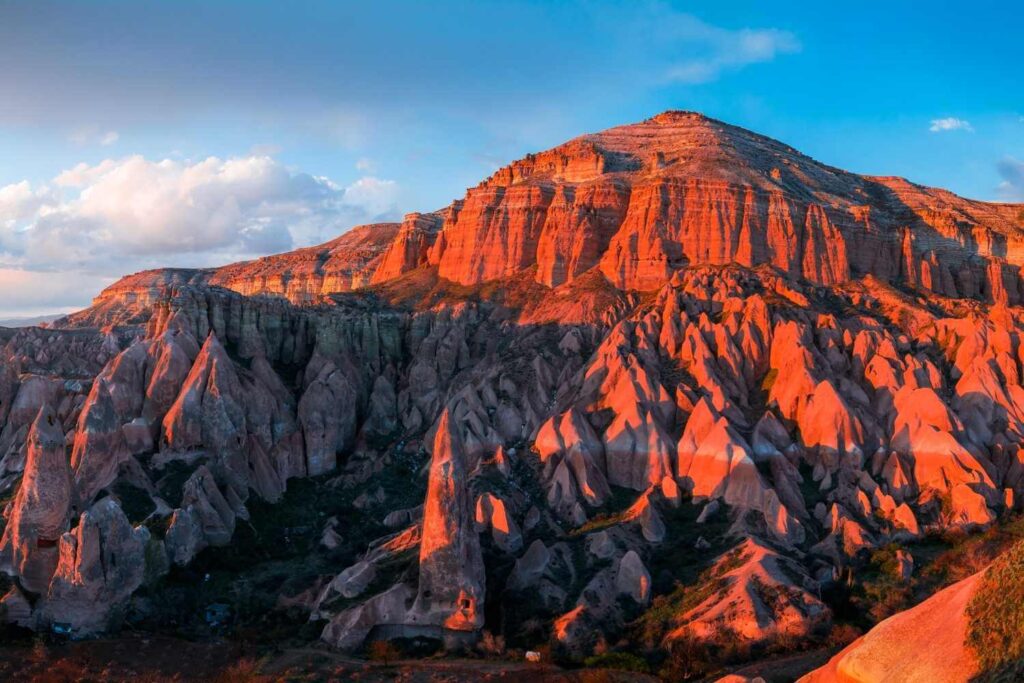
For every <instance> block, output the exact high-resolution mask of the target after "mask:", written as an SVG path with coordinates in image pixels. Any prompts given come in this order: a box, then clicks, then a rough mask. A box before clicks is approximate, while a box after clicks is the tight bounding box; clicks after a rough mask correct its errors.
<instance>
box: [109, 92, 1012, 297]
mask: <svg viewBox="0 0 1024 683" xmlns="http://www.w3.org/2000/svg"><path fill="white" fill-rule="evenodd" d="M1021 212H1022V208H1021V206H1019V205H1012V204H995V203H988V202H978V201H971V200H967V199H963V198H960V197H957V196H956V195H954V194H952V193H950V192H947V191H944V190H937V189H933V188H927V187H922V186H919V185H915V184H913V183H911V182H908V181H906V180H903V179H901V178H892V177H869V176H860V175H856V174H853V173H848V172H845V171H842V170H840V169H836V168H832V167H829V166H826V165H824V164H821V163H819V162H817V161H815V160H814V159H811V158H810V157H807V156H805V155H803V154H801V153H799V152H797V151H796V150H794V149H792V148H791V147H788V146H786V145H783V144H781V143H779V142H776V141H774V140H771V139H769V138H766V137H764V136H761V135H757V134H756V133H752V132H750V131H747V130H744V129H742V128H738V127H735V126H730V125H728V124H725V123H722V122H720V121H716V120H714V119H710V118H707V117H705V116H702V115H700V114H696V113H691V112H675V111H669V112H665V113H663V114H659V115H658V116H655V117H653V118H651V119H649V120H647V121H644V122H643V123H639V124H634V125H629V126H621V127H618V128H611V129H609V130H606V131H604V132H602V133H597V134H593V135H584V136H581V137H579V138H576V139H574V140H572V141H570V142H568V143H566V144H564V145H561V146H559V147H555V148H554V149H551V150H548V151H546V152H540V153H538V154H531V155H529V156H527V157H526V158H525V159H521V160H519V161H516V162H514V163H512V164H510V165H509V166H506V167H504V168H502V169H500V170H499V171H497V172H496V173H495V174H494V175H493V176H491V177H490V178H488V179H487V180H485V181H484V182H482V183H480V184H479V185H478V186H476V187H474V188H471V189H470V190H468V191H467V193H466V196H465V197H464V198H463V199H460V200H457V201H455V202H453V203H452V204H451V205H450V206H449V207H447V208H446V209H445V210H443V211H440V212H437V213H433V214H409V215H408V216H406V218H405V220H404V221H403V222H402V223H401V224H398V225H396V224H391V223H385V224H377V225H369V226H361V227H359V228H356V229H353V230H352V231H350V232H348V233H346V234H345V235H342V236H341V237H339V238H338V239H336V240H332V241H331V242H328V243H326V244H323V245H320V246H318V247H310V248H307V249H300V250H297V251H294V252H289V253H287V254H281V255H278V256H271V257H266V258H262V259H259V260H257V261H250V262H245V263H237V264H233V265H230V266H225V267H223V268H218V269H214V270H210V271H201V272H196V273H183V272H180V271H174V272H173V273H164V274H159V275H158V274H156V273H151V274H145V275H143V274H140V276H136V277H141V278H142V281H140V282H139V284H141V283H142V282H149V281H160V282H168V281H170V280H174V279H183V280H190V281H193V282H200V281H201V282H204V283H209V284H215V285H219V286H224V287H227V288H229V289H233V290H235V291H237V292H240V293H242V294H247V295H249V294H276V295H281V296H285V297H286V298H288V299H289V300H290V301H292V302H293V303H307V302H311V301H315V300H317V297H320V296H322V295H325V294H329V293H333V292H340V291H347V290H350V289H356V288H359V287H365V286H367V285H371V284H378V283H381V282H385V281H388V280H391V279H394V278H397V277H399V276H401V275H402V274H404V273H407V272H409V271H411V270H413V269H416V268H418V267H421V266H424V265H430V266H436V268H437V273H438V275H439V276H440V277H441V278H444V279H447V280H450V281H453V282H457V283H460V284H464V285H475V284H479V283H482V282H486V281H489V280H495V279H502V278H506V277H509V276H512V275H515V274H517V273H519V272H521V271H524V270H530V269H535V270H534V273H533V278H534V279H535V280H536V281H537V282H539V283H541V284H544V285H546V286H548V287H556V286H558V285H561V284H564V283H567V282H571V281H573V280H574V279H577V278H579V277H580V276H581V275H583V274H584V273H586V272H588V271H590V270H591V269H594V268H597V269H598V270H599V271H600V272H601V273H602V274H603V275H604V276H605V277H606V278H607V279H608V280H609V281H610V282H611V283H612V284H613V285H615V286H616V287H618V288H621V289H632V290H641V291H647V290H655V289H657V288H659V287H660V286H661V285H663V284H665V282H667V281H668V279H669V278H670V277H671V275H672V273H674V272H675V271H677V270H678V269H680V268H683V267H686V266H693V265H698V264H710V265H724V264H729V263H735V264H740V265H744V266H750V267H752V266H757V265H760V264H770V265H772V266H774V267H775V268H776V269H778V270H779V271H781V272H782V273H785V274H787V275H789V276H792V277H797V278H803V279H806V280H808V281H810V282H815V283H820V284H826V285H827V284H836V283H841V282H845V281H848V280H851V279H856V278H859V277H862V276H864V275H867V274H871V275H874V276H875V277H876V278H878V279H880V280H881V281H883V282H887V283H897V282H900V283H906V284H908V285H910V286H912V287H916V288H920V289H922V290H925V291H932V292H935V293H938V294H942V295H944V296H949V297H965V298H980V299H982V300H990V301H1004V302H1007V303H1012V304H1016V303H1017V302H1018V301H1019V300H1020V296H1021V292H1020V289H1021V281H1020V271H1019V266H1020V265H1022V263H1024V216H1022V214H1021ZM135 284H136V283H133V282H125V281H123V282H121V283H118V284H116V285H114V286H113V287H111V288H110V289H108V290H107V292H108V293H110V294H113V293H115V292H117V291H118V290H119V289H121V288H124V287H126V286H135Z"/></svg>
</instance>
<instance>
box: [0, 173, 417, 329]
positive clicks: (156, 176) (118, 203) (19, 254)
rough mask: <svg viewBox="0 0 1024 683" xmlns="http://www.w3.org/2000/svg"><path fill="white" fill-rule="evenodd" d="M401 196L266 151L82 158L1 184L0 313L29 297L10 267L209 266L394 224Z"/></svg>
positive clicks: (382, 184) (104, 270) (97, 274)
mask: <svg viewBox="0 0 1024 683" xmlns="http://www.w3.org/2000/svg"><path fill="white" fill-rule="evenodd" d="M397 201H398V187H397V185H396V184H395V183H394V181H391V180H384V179H380V178H375V177H372V176H365V177H362V178H360V179H359V180H357V181H356V182H354V183H352V184H351V185H349V186H347V187H345V186H341V185H338V184H337V183H334V182H333V181H331V180H330V179H327V178H322V177H314V176H311V175H309V174H306V173H300V172H293V171H291V170H289V169H287V168H286V167H284V166H283V165H282V164H280V163H278V162H277V161H275V160H274V159H271V158H270V157H267V156H256V155H251V156H245V157H238V158H231V159H220V158H217V157H209V158H207V159H204V160H202V161H196V162H188V161H178V160H173V159H163V160H159V161H154V160H149V159H146V158H144V157H142V156H137V155H136V156H129V157H125V158H122V159H107V160H105V161H102V162H100V163H98V164H95V165H88V164H84V163H83V164H78V165H77V166H75V167H73V168H70V169H67V170H65V171H63V172H61V173H59V174H58V175H57V176H55V177H54V178H53V179H52V180H51V181H50V182H49V183H47V184H43V185H39V186H35V187H33V186H32V184H30V183H29V182H27V181H22V182H19V183H15V184H12V185H7V186H5V187H0V271H3V272H6V273H7V274H6V275H3V276H2V277H0V311H3V310H10V309H13V308H18V305H19V304H20V303H23V302H22V301H20V300H21V299H22V297H24V296H25V295H26V290H25V289H24V288H22V287H4V286H3V283H4V282H14V281H13V280H12V278H13V276H12V275H11V274H10V273H11V272H19V271H20V272H25V273H35V274H40V273H46V274H47V277H50V276H54V275H56V278H55V279H54V286H55V287H57V281H58V280H62V279H66V278H67V277H68V276H70V275H74V274H76V273H77V274H78V276H83V277H84V275H88V278H91V279H88V278H87V280H88V281H89V282H92V281H94V280H95V279H96V278H107V279H112V278H115V277H117V276H120V275H122V274H124V273H127V272H132V271H135V270H141V269H144V268H149V267H155V266H158V265H196V266H202V265H214V264H219V263H224V262H227V261H230V260H236V259H241V258H251V257H253V256H256V255H262V254H266V253H270V252H274V251H283V250H287V249H291V248H293V247H295V246H305V245H309V244H316V243H319V242H323V241H326V240H328V239H330V238H333V237H335V236H337V235H338V234H340V233H342V232H344V231H345V230H347V229H348V228H350V227H351V226H353V225H356V224H359V223H367V222H373V221H382V220H390V219H396V218H398V217H400V215H401V214H400V212H399V210H398V206H397ZM25 277H28V276H27V275H26V276H25ZM33 277H35V276H33ZM58 289H59V287H58ZM65 291H70V292H72V293H74V294H76V295H77V297H78V300H77V301H76V302H75V303H76V304H79V305H80V304H81V303H88V297H90V296H92V295H93V294H95V293H96V291H94V290H91V289H90V290H86V291H82V290H81V289H80V288H79V289H78V290H77V292H76V291H74V290H66V289H59V291H58V292H57V293H52V296H50V298H53V299H54V300H55V301H56V300H57V299H60V296H58V294H60V292H65ZM83 298H84V301H83V300H82V299H83ZM15 299H17V300H15Z"/></svg>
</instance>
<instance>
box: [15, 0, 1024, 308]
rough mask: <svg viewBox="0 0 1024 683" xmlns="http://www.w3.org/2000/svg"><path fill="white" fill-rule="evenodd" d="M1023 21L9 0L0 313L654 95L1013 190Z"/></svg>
mask: <svg viewBox="0 0 1024 683" xmlns="http://www.w3.org/2000/svg"><path fill="white" fill-rule="evenodd" d="M843 5H845V6H843ZM1022 25H1024V9H1021V8H1020V7H1013V6H1012V4H1011V3H1005V2H1004V3H996V2H974V3H970V4H969V5H967V4H964V3H957V4H956V5H954V3H929V4H927V5H924V4H922V3H915V2H896V1H891V2H886V3H880V2H878V3H876V2H865V3H860V4H859V5H857V6H850V5H848V4H845V3H810V2H807V3H804V2H799V3H795V2H792V3H765V2H717V3H707V2H702V3H696V2H693V3H683V2H675V3H672V2H642V1H640V2H596V1H589V2H546V3H544V2H500V3H498V2H493V3H492V2H474V3H468V2H467V3H462V2H441V1H438V2H431V3H423V2H415V3H414V2H408V3H406V2H376V3H363V2H360V3H355V2H351V3H349V2H330V3H327V2H289V3H262V2H223V3H214V2H204V3H198V2H46V1H43V2H5V1H4V0H0V64H3V68H2V69H0V315H14V314H18V313H24V314H26V315H27V314H35V313H39V312H45V311H50V310H58V309H69V308H75V307H77V306H81V305H83V304H87V303H88V300H89V298H90V296H91V295H92V294H93V293H94V292H95V290H97V289H98V288H99V287H102V286H103V285H104V284H106V283H108V282H110V281H111V280H112V279H113V278H115V277H116V276H117V275H119V274H121V273H123V272H125V271H131V270H138V269H141V268H145V267H152V266H154V265H157V264H160V263H167V264H172V265H185V264H197V265H209V264H215V263H221V262H224V261H227V260H232V259H236V258H247V257H251V256H253V255H256V254H260V253H265V252H267V251H276V250H283V249H288V248H291V247H293V246H300V245H303V244H309V243H314V242H317V241H321V240H323V239H328V238H330V237H331V236H333V235H334V234H337V233H338V232H340V231H342V230H344V229H345V228H346V227H348V226H350V225H352V224H355V223H358V222H366V221H368V220H374V219H379V218H389V217H395V216H399V215H401V213H404V212H406V211H411V210H430V209H435V208H438V207H441V206H443V205H445V204H447V203H448V202H449V201H451V200H452V199H454V198H457V197H459V196H461V195H462V193H463V192H464V189H465V188H466V187H467V186H470V185H474V184H476V182H478V181H479V180H480V179H482V178H483V177H486V176H487V175H489V174H490V173H491V172H492V171H493V170H494V169H495V168H496V167H498V166H500V165H502V164H504V163H507V162H508V161H510V160H512V159H515V158H517V157H520V156H522V155H523V154H525V153H526V152H530V151H537V150H541V149H545V148H547V147H550V146H553V145H555V144H558V143H560V142H562V141H564V140H566V139H568V138H571V137H573V136H575V135H578V134H581V133H584V132H592V131H596V130H600V129H603V128H606V127H609V126H613V125H617V124H621V123H628V122H632V121H637V120H641V119H644V118H647V117H648V116H651V115H653V114H655V113H657V112H659V111H662V110H665V109H670V108H672V109H695V110H699V111H702V112H704V113H706V114H708V115H711V116H714V117H716V118H720V119H723V120H725V121H728V122H730V123H735V124H738V125H742V126H744V127H747V128H751V129H753V130H756V131H758V132H761V133H764V134H766V135H770V136H772V137H775V138H778V139H780V140H782V141H784V142H786V143H789V144H791V145H793V146H795V147H796V148H798V149H800V150H802V151H804V152H806V153H808V154H810V155H812V156H814V157H816V158H818V159H820V160H822V161H824V162H826V163H829V164H833V165H836V166H840V167H843V168H846V169H849V170H853V171H857V172H862V173H874V174H893V175H902V176H905V177H908V178H910V179H911V180H914V181H917V182H921V183H925V184H929V185H937V186H942V187H947V188H949V189H951V190H953V191H955V192H958V193H960V194H963V195H966V196H969V197H974V198H979V199H986V200H1014V199H1016V200H1021V201H1024V165H1022V163H1021V160H1024V87H1022V86H1024V76H1022V75H1021V74H1022V70H1021V65H1022V48H1021V41H1020V30H1019V29H1020V26H1022Z"/></svg>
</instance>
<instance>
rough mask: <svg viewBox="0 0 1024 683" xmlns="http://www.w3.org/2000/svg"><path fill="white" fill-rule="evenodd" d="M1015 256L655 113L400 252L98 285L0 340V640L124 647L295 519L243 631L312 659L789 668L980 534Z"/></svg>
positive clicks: (567, 155) (1002, 233)
mask: <svg viewBox="0 0 1024 683" xmlns="http://www.w3.org/2000/svg"><path fill="white" fill-rule="evenodd" d="M1022 230H1024V228H1022V225H1021V207H1015V206H1010V205H997V204H985V203H981V202H972V201H969V200H964V199H960V198H958V197H956V196H954V195H951V194H949V193H946V192H943V191H939V190H932V189H928V188H922V187H919V186H916V185H913V184H911V183H908V182H906V181H902V180H898V179H891V178H866V177H862V176H857V175H854V174H850V173H846V172H843V171H840V170H838V169H833V168H830V167H827V166H824V165H822V164H820V163H818V162H815V161H814V160H812V159H810V158H808V157H806V156H803V155H801V154H800V153H798V152H796V151H795V150H793V149H791V148H789V147H786V146H785V145H782V144H780V143H777V142H774V141H772V140H769V139H767V138H764V137H761V136H758V135H756V134H754V133H750V132H748V131H744V130H742V129H739V128H735V127H732V126H729V125H727V124H724V123H720V122H717V121H713V120H711V119H707V118H705V117H702V116H699V115H697V114H690V113H679V112H667V113H665V114H662V115H659V116H657V117H655V118H653V119H650V120H648V121H645V122H643V123H641V124H636V125H633V126H624V127H621V128H614V129H611V130H609V131H605V132H603V133H599V134H596V135H588V136H583V137H581V138H577V139H576V140H573V141H571V142H569V143H567V144H565V145H563V146H561V147H557V148H555V149H553V150H550V151H548V152H543V153H540V154H536V155H530V156H529V157H527V158H526V159H523V160H521V161H518V162H515V163H514V164H512V165H510V166H508V167H506V168H504V169H502V170H500V171H499V172H497V173H496V174H495V175H494V176H492V177H491V178H490V179H488V180H486V181H484V182H483V183H481V184H480V185H479V186H477V187H476V188H473V189H471V190H469V191H468V193H467V195H466V197H465V198H464V199H463V200H459V201H456V202H454V203H453V204H452V205H451V206H449V207H447V208H446V209H444V210H442V211H439V212H436V213H430V214H411V215H409V216H407V217H406V219H405V220H404V221H403V222H402V223H401V224H384V225H376V226H364V227H362V228H357V229H354V230H352V231H351V232H349V233H346V234H345V235H343V236H341V237H340V238H338V239H337V240H335V241H333V242H330V243H328V244H326V245H322V246H320V247H313V248H309V249H302V250H298V251H295V252H290V253H288V254H282V255H278V256H270V257H266V258H263V259H260V260H257V261H252V262H247V263H240V264H234V265H231V266H226V267H224V268H219V269H208V270H160V271H149V272H145V273H139V274H136V275H132V276H129V277H127V278H125V279H123V280H121V281H120V282H118V283H116V284H115V285H113V286H111V287H109V288H108V289H107V290H105V291H104V292H103V293H101V294H100V296H99V297H97V299H96V301H95V303H94V306H93V307H91V308H90V309H87V310H85V311H82V312H80V313H77V314H74V315H72V316H69V317H68V318H66V319H64V320H62V321H60V322H59V323H58V324H57V325H56V326H55V328H54V329H46V330H42V329H26V330H19V331H17V332H14V331H11V332H4V333H3V335H4V336H3V337H2V339H0V341H3V343H4V347H3V364H2V366H0V487H2V490H3V492H5V494H6V495H8V496H10V502H9V503H8V505H7V507H6V509H5V511H4V519H5V522H6V526H5V531H4V536H3V541H2V543H0V570H2V571H3V573H4V574H5V575H6V576H7V577H8V580H7V583H6V586H5V590H6V595H5V597H4V598H3V603H2V605H3V610H2V616H3V618H4V619H7V620H8V621H12V622H16V623H19V624H22V625H26V626H29V627H31V628H37V629H43V628H48V627H49V626H51V625H52V624H55V623H58V624H61V625H66V626H67V627H68V628H70V629H71V630H72V632H73V633H76V634H79V635H90V634H95V633H99V632H102V631H105V630H109V629H112V628H116V626H117V625H118V623H119V622H120V621H121V620H122V619H123V618H126V617H127V618H129V619H131V618H132V617H133V615H136V614H139V613H143V614H145V613H147V610H148V613H149V614H151V615H152V613H153V610H154V609H155V608H153V606H152V604H151V603H152V599H151V596H152V595H153V594H154V593H156V592H159V591H160V590H161V587H162V586H164V585H166V584H167V582H172V581H181V580H182V578H181V577H183V576H186V577H187V576H188V573H187V572H188V569H189V567H192V566H194V565H195V564H196V563H200V564H201V565H203V566H207V565H208V563H209V558H210V557H211V556H212V555H211V553H213V552H216V551H217V549H231V548H233V547H236V546H237V548H238V550H237V552H239V553H242V552H244V551H243V548H245V547H248V546H247V545H246V543H249V541H246V542H245V543H243V542H242V541H240V540H239V538H240V535H241V536H242V537H244V538H250V536H251V533H252V532H251V531H250V530H251V529H266V526H265V523H264V522H265V518H263V517H259V515H264V514H266V515H270V517H269V518H270V519H273V515H274V514H279V515H280V516H281V517H280V519H281V520H285V519H288V520H292V516H291V512H290V511H291V510H292V509H293V506H296V505H304V506H306V507H303V508H302V509H303V510H306V511H307V512H306V514H308V515H309V517H308V518H305V519H302V520H299V521H297V522H296V521H289V522H288V523H287V524H285V523H284V522H279V523H278V526H283V527H285V532H284V533H285V536H286V537H288V536H290V535H301V534H307V533H308V534H312V535H313V536H314V537H315V539H316V542H315V543H313V544H312V546H311V547H310V548H308V555H304V556H303V557H302V558H300V559H301V561H302V562H304V563H305V565H306V567H315V568H317V569H318V570H319V573H318V575H317V576H315V577H310V580H309V581H308V582H307V584H306V585H303V586H301V587H297V590H295V591H293V592H292V593H289V594H287V595H283V596H282V597H281V600H282V601H284V602H282V603H280V604H279V605H278V607H281V605H285V604H286V605H287V606H288V608H289V609H291V608H296V609H300V610H302V611H303V614H304V615H308V618H309V619H310V620H311V621H312V622H315V623H319V625H318V626H317V630H318V631H319V632H320V633H321V634H322V638H323V639H324V640H325V641H326V642H328V643H330V644H332V645H334V646H337V647H340V648H343V649H349V650H353V649H358V648H360V647H362V646H363V645H364V644H365V643H366V642H367V641H368V640H374V639H378V638H396V637H415V638H427V639H433V640H439V641H442V642H446V643H448V644H449V645H452V646H455V645H466V644H468V643H471V642H473V640H474V639H475V638H476V636H478V635H479V634H480V633H481V632H482V631H484V630H486V631H488V632H489V633H490V634H500V635H502V636H503V637H505V638H507V639H508V642H509V643H514V644H517V645H519V646H523V647H537V646H538V645H540V644H542V643H548V644H550V645H551V646H552V647H553V649H554V651H555V652H556V653H557V654H558V656H562V657H567V658H576V659H582V658H585V657H587V656H589V655H591V654H593V653H594V652H595V651H597V652H601V651H603V650H606V649H607V648H608V646H609V645H608V644H609V643H619V645H618V647H621V648H625V649H628V650H631V651H633V652H635V653H638V654H640V655H642V656H643V657H645V658H647V660H648V661H649V662H651V663H652V664H653V665H659V666H660V665H661V663H662V661H663V660H666V661H668V662H669V663H671V662H673V661H677V658H676V659H673V658H674V657H676V655H675V654H673V653H678V652H680V651H686V648H687V647H689V646H690V645H692V644H693V643H698V644H702V645H701V647H703V648H704V650H703V651H707V652H718V651H720V650H721V649H722V647H723V646H724V645H725V644H726V643H742V644H744V646H745V647H748V648H753V649H749V650H748V651H752V652H756V651H757V648H767V647H779V646H780V645H779V644H780V643H789V644H791V645H792V644H793V643H797V644H803V645H806V644H809V643H814V642H820V641H821V640H822V639H824V638H825V637H826V636H827V634H828V632H829V630H830V628H831V627H832V623H833V621H835V620H840V621H841V620H842V619H845V617H844V616H843V615H842V614H838V615H837V612H836V609H837V605H839V604H840V602H841V600H840V601H839V602H837V601H836V600H835V599H834V597H835V595H836V593H837V592H839V593H842V592H843V591H844V590H847V589H848V588H849V586H851V585H853V584H855V583H856V578H855V577H856V575H857V573H858V572H859V571H860V569H861V568H863V567H864V566H865V564H866V563H867V562H869V561H870V557H871V554H872V552H873V551H875V550H876V549H878V548H883V547H887V548H888V547H893V546H894V545H895V546H900V547H910V548H912V547H915V544H918V543H920V542H921V541H922V540H923V539H925V538H926V537H929V536H930V535H934V534H939V533H948V532H961V533H962V532H971V531H973V530H977V529H981V528H986V527H990V526H992V525H995V524H999V523H1000V519H1001V518H1005V517H1010V516H1013V515H1014V514H1015V513H1016V511H1017V510H1018V507H1019V501H1020V499H1021V496H1022V495H1024V453H1022V452H1021V450H1020V444H1021V441H1022V439H1024V387H1022V386H1021V376H1022V374H1021V373H1022V371H1024V366H1022V362H1024V345H1022V340H1021V334H1022V329H1024V317H1022V316H1024V310H1022V309H1020V308H1019V307H1018V305H1017V304H1018V303H1019V297H1020V275H1019V267H1018V266H1019V259H1020V258H1022V256H1021V250H1020V249H1019V246H1018V245H1019V241H1020V239H1021V237H1020V235H1021V234H1022ZM300 480H301V481H303V482H311V483H310V484H309V485H310V486H314V487H316V488H315V490H316V491H318V492H321V493H322V495H321V493H318V494H317V496H318V497H316V500H317V501H321V502H322V503H321V502H318V503H317V505H321V504H322V507H320V508H316V507H309V506H311V505H312V503H310V502H309V501H308V500H307V501H296V500H295V499H294V497H292V496H290V492H291V491H292V490H294V487H295V486H298V484H297V483H296V482H298V481H300ZM303 485H305V484H303ZM304 490H305V489H304ZM339 501H340V502H339ZM274 510H277V511H278V512H276V513H275V512H273V511H274ZM268 511H270V512H268ZM328 511H330V514H328ZM364 532H365V533H371V532H372V534H373V537H372V538H363V537H362V535H361V534H363V533H364ZM304 552H306V551H304ZM98 567H101V568H102V567H105V568H107V569H106V570H105V571H104V570H100V569H97V568H98ZM110 567H116V571H111V570H110ZM911 572H912V568H911ZM844 587H845V588H844ZM133 596H134V597H133ZM140 596H143V597H145V598H146V599H142V598H141V597H140ZM868 638H870V636H869V637H868ZM677 663H678V662H677ZM668 665H669V664H666V666H668Z"/></svg>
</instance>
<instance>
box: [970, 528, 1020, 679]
mask: <svg viewBox="0 0 1024 683" xmlns="http://www.w3.org/2000/svg"><path fill="white" fill-rule="evenodd" d="M967 616H968V619H969V622H968V627H967V643H968V645H970V647H971V649H972V650H974V652H975V654H976V655H977V657H978V662H979V664H980V665H981V670H982V674H981V676H980V677H979V679H980V680H985V681H1001V680H1005V681H1019V680H1022V678H1024V542H1022V543H1018V544H1017V545H1015V546H1014V547H1013V548H1011V549H1010V550H1009V551H1007V552H1006V553H1004V554H1003V555H1002V556H1001V557H1000V558H999V559H998V560H996V561H995V562H994V563H993V564H992V566H991V567H989V569H988V571H986V572H985V575H984V577H982V579H981V584H980V586H979V587H978V590H977V592H976V593H975V594H974V597H973V598H972V599H971V603H970V604H969V605H968V606H967Z"/></svg>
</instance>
